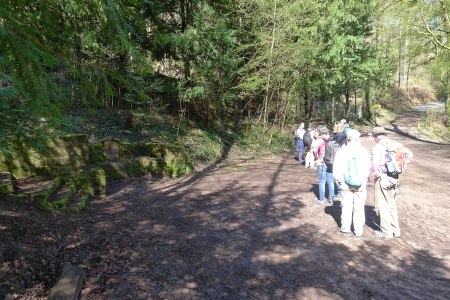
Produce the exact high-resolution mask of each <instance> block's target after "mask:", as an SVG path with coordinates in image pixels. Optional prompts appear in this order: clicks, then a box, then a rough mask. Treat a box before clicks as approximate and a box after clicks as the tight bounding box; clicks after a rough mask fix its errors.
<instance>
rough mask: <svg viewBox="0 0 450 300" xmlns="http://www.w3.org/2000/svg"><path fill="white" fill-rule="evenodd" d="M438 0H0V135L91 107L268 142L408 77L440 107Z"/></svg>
mask: <svg viewBox="0 0 450 300" xmlns="http://www.w3.org/2000/svg"><path fill="white" fill-rule="evenodd" d="M449 10H450V1H449V0H416V1H412V0H411V1H394V0H383V1H380V0H346V1H344V0H324V1H316V0H314V1H313V0H303V1H292V0H257V1H255V0H214V1H212V0H163V1H162V0H152V1H137V0H76V1H75V0H64V1H63V0H41V1H26V0H16V1H1V5H0V42H1V47H0V76H1V77H0V99H1V102H0V136H2V137H3V138H2V145H3V146H4V145H7V143H8V141H9V140H13V139H18V138H19V139H24V140H27V137H28V138H29V136H30V133H31V132H33V134H34V135H36V134H37V133H38V132H39V128H41V129H42V120H43V119H42V118H45V120H46V123H48V125H46V126H49V127H51V128H53V129H54V130H62V131H65V132H67V131H69V132H70V131H71V130H72V131H73V130H75V131H76V130H79V128H76V127H77V120H78V121H79V120H81V119H80V118H81V117H80V114H81V113H82V112H85V113H92V111H94V110H101V111H102V113H100V114H97V115H95V118H96V119H97V120H99V119H101V118H102V117H103V118H115V116H117V115H118V113H117V112H119V111H120V116H121V117H122V118H123V120H124V121H123V128H124V129H126V130H129V131H135V132H138V133H139V134H143V133H145V130H147V132H148V131H149V130H150V129H149V128H146V129H144V128H142V126H141V127H139V126H140V125H139V124H140V120H142V119H145V117H146V116H150V115H152V116H155V115H158V116H160V118H161V116H164V117H162V118H163V121H166V122H168V121H169V120H170V121H171V122H169V123H170V124H171V126H172V127H171V128H172V131H173V137H174V138H175V139H176V138H178V137H179V136H180V134H181V133H182V132H181V131H182V128H183V126H184V124H187V123H189V124H195V126H198V127H204V128H217V129H221V130H222V131H223V132H227V128H245V126H258V127H259V128H260V130H261V132H265V133H269V134H267V136H269V137H270V139H269V142H272V134H273V132H277V131H280V130H283V129H284V128H286V127H289V126H291V125H292V124H294V123H296V122H298V121H299V120H306V121H311V122H312V121H315V120H320V121H321V122H324V123H327V124H331V123H332V122H333V121H334V120H336V119H337V118H341V117H347V118H350V119H353V120H357V119H359V120H367V121H373V120H374V115H375V113H376V110H377V108H379V107H380V106H381V105H384V104H383V101H385V100H386V99H391V100H392V99H395V98H396V97H397V96H399V95H401V94H402V95H403V94H405V93H406V94H408V93H410V92H411V91H413V90H414V89H417V90H415V91H416V92H417V91H418V90H419V89H420V90H427V91H432V92H434V93H435V95H436V96H435V97H436V98H437V99H438V100H441V101H444V102H445V103H446V105H445V107H446V116H447V120H448V115H449V109H448V98H449V94H450V68H449V66H450V41H449V37H450V17H449ZM433 97H434V96H433ZM391 102H392V101H391ZM394 103H395V102H394ZM109 113H112V114H109ZM77 118H78V119H77ZM79 122H81V121H79ZM39 124H40V125H39ZM243 125H244V126H243ZM110 131H112V130H110ZM48 132H49V130H48V129H45V130H44V133H46V134H48ZM109 133H110V132H109Z"/></svg>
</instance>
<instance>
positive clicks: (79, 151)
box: [0, 135, 89, 178]
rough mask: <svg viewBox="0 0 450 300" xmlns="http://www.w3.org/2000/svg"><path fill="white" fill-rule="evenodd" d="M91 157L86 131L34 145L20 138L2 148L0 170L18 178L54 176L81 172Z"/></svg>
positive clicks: (0, 150)
mask: <svg viewBox="0 0 450 300" xmlns="http://www.w3.org/2000/svg"><path fill="white" fill-rule="evenodd" d="M88 159H89V147H88V140H87V136H86V135H66V136H61V137H53V138H49V139H47V140H46V141H44V142H43V143H42V144H41V145H39V146H36V147H34V148H29V147H28V146H26V145H25V144H23V143H21V142H20V141H18V142H15V143H14V144H12V147H11V149H9V150H8V151H6V150H2V149H0V171H6V172H9V173H11V175H13V176H14V177H15V178H26V177H47V178H54V177H57V176H64V175H70V174H77V173H82V172H83V170H84V169H85V168H86V165H87V163H88Z"/></svg>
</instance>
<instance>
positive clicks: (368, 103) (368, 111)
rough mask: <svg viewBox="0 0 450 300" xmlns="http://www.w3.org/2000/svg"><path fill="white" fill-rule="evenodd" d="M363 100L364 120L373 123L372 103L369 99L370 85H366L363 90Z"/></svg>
mask: <svg viewBox="0 0 450 300" xmlns="http://www.w3.org/2000/svg"><path fill="white" fill-rule="evenodd" d="M364 100H365V101H366V118H367V120H369V121H373V111H372V101H371V99H370V84H367V85H366V88H365V90H364Z"/></svg>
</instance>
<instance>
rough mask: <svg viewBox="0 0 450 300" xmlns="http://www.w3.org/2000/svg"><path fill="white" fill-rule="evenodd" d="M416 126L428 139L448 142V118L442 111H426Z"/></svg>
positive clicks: (449, 140)
mask: <svg viewBox="0 0 450 300" xmlns="http://www.w3.org/2000/svg"><path fill="white" fill-rule="evenodd" d="M417 127H418V129H419V131H420V132H421V133H422V134H424V135H425V136H426V137H427V138H428V139H431V140H435V141H439V142H447V143H448V142H450V126H449V120H448V117H447V115H446V113H445V112H444V111H429V112H427V113H426V114H425V116H424V117H423V118H422V119H421V120H420V122H419V124H418V125H417Z"/></svg>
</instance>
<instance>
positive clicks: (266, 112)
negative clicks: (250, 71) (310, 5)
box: [263, 1, 277, 128]
mask: <svg viewBox="0 0 450 300" xmlns="http://www.w3.org/2000/svg"><path fill="white" fill-rule="evenodd" d="M276 13H277V1H275V3H274V8H273V26H272V43H271V45H270V55H269V71H268V75H267V84H266V96H265V98H264V121H263V122H264V124H263V125H264V128H267V125H268V120H269V87H270V77H271V74H272V72H271V67H272V66H271V63H272V55H273V47H274V45H275V28H276V27H275V24H276V22H275V17H276Z"/></svg>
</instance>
